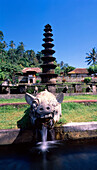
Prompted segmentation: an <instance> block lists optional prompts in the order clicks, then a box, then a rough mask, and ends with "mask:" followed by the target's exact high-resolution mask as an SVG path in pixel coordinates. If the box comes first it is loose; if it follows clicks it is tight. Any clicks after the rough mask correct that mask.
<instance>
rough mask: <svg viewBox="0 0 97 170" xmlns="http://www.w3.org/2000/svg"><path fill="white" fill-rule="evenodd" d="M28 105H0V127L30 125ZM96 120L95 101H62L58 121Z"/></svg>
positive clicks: (15, 127)
mask: <svg viewBox="0 0 97 170" xmlns="http://www.w3.org/2000/svg"><path fill="white" fill-rule="evenodd" d="M29 112H30V110H29V105H19V106H2V107H0V129H17V128H20V127H21V128H25V127H29V126H30V122H29ZM91 121H97V103H88V104H83V103H62V118H61V119H60V121H59V122H62V123H69V122H91Z"/></svg>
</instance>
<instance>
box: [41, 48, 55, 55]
mask: <svg viewBox="0 0 97 170" xmlns="http://www.w3.org/2000/svg"><path fill="white" fill-rule="evenodd" d="M54 53H55V50H52V49H51V48H48V49H45V50H42V54H48V55H49V54H50V55H51V54H54Z"/></svg>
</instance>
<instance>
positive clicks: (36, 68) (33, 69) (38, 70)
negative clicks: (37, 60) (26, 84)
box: [22, 67, 41, 73]
mask: <svg viewBox="0 0 97 170" xmlns="http://www.w3.org/2000/svg"><path fill="white" fill-rule="evenodd" d="M29 71H35V72H36V73H40V72H41V69H40V68H39V67H33V68H32V67H26V68H24V69H23V70H22V73H26V72H29Z"/></svg>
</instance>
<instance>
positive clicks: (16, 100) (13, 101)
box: [0, 98, 26, 103]
mask: <svg viewBox="0 0 97 170" xmlns="http://www.w3.org/2000/svg"><path fill="white" fill-rule="evenodd" d="M18 102H19V103H20V102H26V100H25V98H22V99H15V98H14V99H0V103H18Z"/></svg>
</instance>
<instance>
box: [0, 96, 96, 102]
mask: <svg viewBox="0 0 97 170" xmlns="http://www.w3.org/2000/svg"><path fill="white" fill-rule="evenodd" d="M64 100H69V101H70V100H97V95H78V96H64ZM18 102H26V101H25V98H22V99H15V98H14V99H0V103H18Z"/></svg>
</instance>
